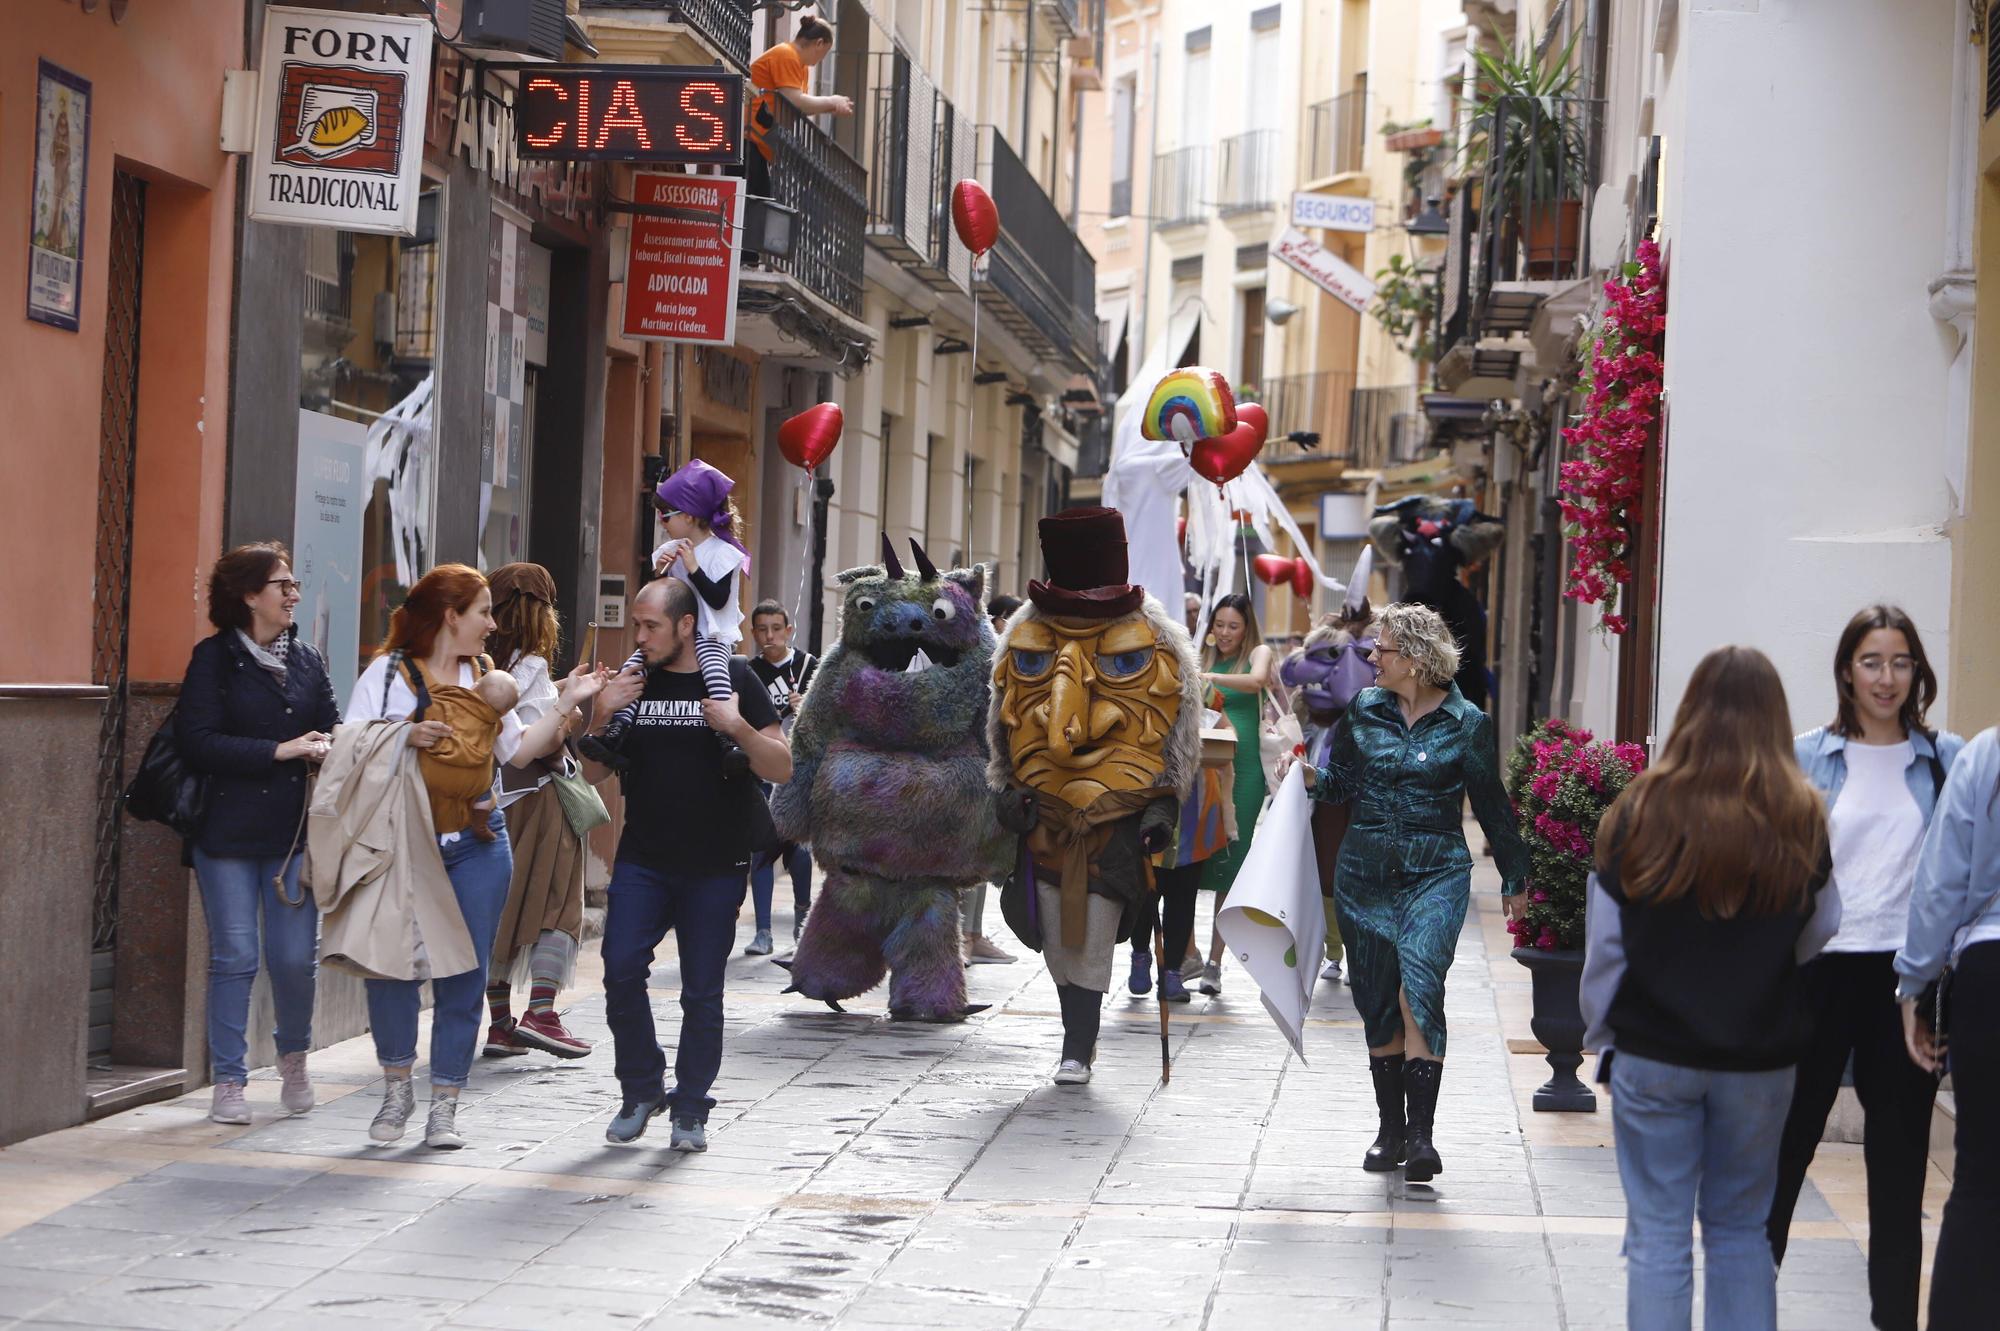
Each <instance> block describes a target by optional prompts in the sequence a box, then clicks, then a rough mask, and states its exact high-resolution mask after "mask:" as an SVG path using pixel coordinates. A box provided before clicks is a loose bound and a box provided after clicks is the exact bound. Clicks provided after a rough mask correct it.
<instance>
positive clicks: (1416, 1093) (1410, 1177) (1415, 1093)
mask: <svg viewBox="0 0 2000 1331" xmlns="http://www.w3.org/2000/svg"><path fill="white" fill-rule="evenodd" d="M1443 1076H1444V1061H1443V1060H1442V1059H1436V1058H1412V1059H1406V1060H1404V1063H1403V1098H1404V1099H1405V1100H1406V1101H1408V1103H1409V1130H1408V1134H1407V1136H1406V1138H1405V1140H1404V1147H1405V1150H1406V1152H1407V1154H1406V1155H1405V1157H1404V1161H1403V1178H1404V1180H1405V1181H1406V1182H1410V1183H1424V1182H1428V1181H1429V1180H1430V1178H1431V1176H1432V1175H1434V1174H1442V1173H1444V1161H1442V1160H1440V1159H1438V1153H1437V1147H1435V1146H1433V1145H1431V1124H1432V1122H1433V1121H1434V1120H1435V1119H1436V1117H1437V1104H1438V1082H1439V1080H1440V1079H1441V1078H1443Z"/></svg>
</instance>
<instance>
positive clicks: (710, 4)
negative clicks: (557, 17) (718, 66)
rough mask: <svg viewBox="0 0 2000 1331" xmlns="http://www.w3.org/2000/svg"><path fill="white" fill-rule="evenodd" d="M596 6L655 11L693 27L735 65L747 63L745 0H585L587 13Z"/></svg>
mask: <svg viewBox="0 0 2000 1331" xmlns="http://www.w3.org/2000/svg"><path fill="white" fill-rule="evenodd" d="M595 10H626V11H633V10H646V11H649V12H651V13H654V14H658V15H660V16H661V17H662V18H663V19H665V21H666V22H668V23H677V24H680V25H681V26H682V27H686V28H691V29H693V30H694V33H695V35H696V36H698V37H700V38H701V39H702V40H703V41H705V42H707V43H708V45H709V46H711V47H713V48H714V50H715V52H716V54H718V55H720V56H721V57H722V58H723V59H724V60H727V61H729V63H731V64H732V65H734V66H736V68H738V69H748V68H749V67H750V8H749V5H748V4H747V3H745V0H584V4H583V10H582V12H583V14H584V15H585V16H586V17H588V16H589V15H590V14H591V13H592V11H595Z"/></svg>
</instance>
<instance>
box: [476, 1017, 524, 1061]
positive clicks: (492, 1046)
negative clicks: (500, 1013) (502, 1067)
mask: <svg viewBox="0 0 2000 1331" xmlns="http://www.w3.org/2000/svg"><path fill="white" fill-rule="evenodd" d="M514 1030H515V1023H514V1022H513V1021H512V1020H508V1021H505V1022H499V1021H496V1022H494V1023H493V1024H492V1025H491V1026H488V1027H487V1028H486V1048H485V1049H484V1050H483V1051H482V1052H483V1053H484V1054H485V1055H486V1056H487V1057H488V1058H515V1057H518V1056H519V1055H521V1054H525V1053H527V1052H528V1046H527V1045H524V1044H522V1043H521V1042H520V1041H519V1040H518V1039H516V1038H515V1037H514Z"/></svg>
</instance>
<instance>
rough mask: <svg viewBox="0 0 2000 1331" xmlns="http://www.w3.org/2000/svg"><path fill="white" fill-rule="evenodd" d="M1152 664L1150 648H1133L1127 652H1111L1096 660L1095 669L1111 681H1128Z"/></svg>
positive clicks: (1151, 650)
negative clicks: (1111, 679)
mask: <svg viewBox="0 0 2000 1331" xmlns="http://www.w3.org/2000/svg"><path fill="white" fill-rule="evenodd" d="M1152 663H1153V649H1152V648H1151V647H1135V648H1134V649H1132V650H1131V651H1129V652H1113V653H1112V654H1110V655H1108V656H1099V657H1098V658H1097V668H1098V669H1099V670H1101V671H1102V672H1104V673H1105V674H1106V675H1109V676H1110V677H1111V678H1113V679H1128V678H1130V677H1131V676H1133V675H1136V674H1138V673H1139V672H1140V671H1141V670H1144V669H1145V668H1146V667H1147V666H1149V665H1151V664H1152Z"/></svg>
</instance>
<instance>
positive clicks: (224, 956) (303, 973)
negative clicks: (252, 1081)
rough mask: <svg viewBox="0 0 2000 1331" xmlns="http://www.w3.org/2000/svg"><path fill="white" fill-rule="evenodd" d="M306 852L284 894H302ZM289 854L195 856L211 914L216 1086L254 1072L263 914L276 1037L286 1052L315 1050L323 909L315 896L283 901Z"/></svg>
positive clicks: (290, 870) (296, 860)
mask: <svg viewBox="0 0 2000 1331" xmlns="http://www.w3.org/2000/svg"><path fill="white" fill-rule="evenodd" d="M304 858H305V856H304V852H301V853H300V854H298V855H295V856H292V857H291V864H290V866H289V867H287V868H286V869H285V892H286V894H287V895H288V896H290V897H292V898H293V899H294V900H297V899H298V895H299V866H300V865H301V864H302V863H303V862H304ZM284 863H285V859H284V857H283V856H273V857H272V858H270V859H218V858H216V857H215V856H213V855H206V854H203V853H202V851H201V850H200V849H199V848H197V849H196V850H195V852H194V872H195V877H196V879H197V880H198V881H199V882H200V883H201V911H202V914H203V915H205V916H207V917H208V1057H209V1067H210V1072H209V1075H210V1077H211V1078H212V1079H213V1080H215V1081H219V1082H221V1081H233V1082H242V1081H243V1080H244V1079H245V1078H246V1077H247V1076H248V1075H249V1073H248V1071H247V1069H246V1068H245V1065H244V1059H245V1057H246V1054H247V1051H248V1041H247V1038H246V1031H245V1028H246V1027H248V1026H249V1024H250V987H251V986H252V985H253V984H255V983H256V981H257V913H258V911H259V910H260V909H261V910H262V911H263V914H264V969H265V970H266V971H267V972H269V973H270V976H271V1006H272V1007H273V1008H274V1009H275V1010H276V1013H277V1030H276V1031H275V1032H274V1034H275V1036H276V1038H277V1042H278V1052H279V1053H280V1054H298V1053H303V1052H305V1051H306V1050H307V1049H309V1048H311V1047H312V1021H313V976H314V975H315V974H316V973H317V971H318V969H319V909H318V907H316V906H314V905H313V901H312V893H310V892H308V893H306V894H305V903H304V904H303V905H299V906H287V905H286V904H285V903H284V902H282V901H280V900H279V899H278V888H277V884H276V882H275V879H276V878H277V875H278V869H279V866H281V865H283V864H284Z"/></svg>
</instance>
